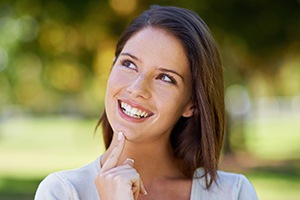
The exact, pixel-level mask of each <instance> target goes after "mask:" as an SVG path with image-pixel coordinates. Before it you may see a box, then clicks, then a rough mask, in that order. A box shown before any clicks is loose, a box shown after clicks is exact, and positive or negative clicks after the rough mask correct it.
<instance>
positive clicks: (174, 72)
mask: <svg viewBox="0 0 300 200" xmlns="http://www.w3.org/2000/svg"><path fill="white" fill-rule="evenodd" d="M158 70H160V71H162V72H168V73H172V74H176V75H177V76H179V77H180V78H181V79H182V80H184V78H183V76H182V75H180V74H179V73H178V72H176V71H174V70H172V69H166V68H162V67H160V68H158Z"/></svg>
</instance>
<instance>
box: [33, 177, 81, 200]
mask: <svg viewBox="0 0 300 200" xmlns="http://www.w3.org/2000/svg"><path fill="white" fill-rule="evenodd" d="M34 200H79V197H78V194H77V191H76V189H75V188H74V186H73V185H72V184H71V183H70V182H69V181H68V180H67V179H64V178H63V177H60V176H59V175H58V174H56V173H53V174H50V175H48V176H47V177H46V178H45V179H44V180H43V181H42V182H41V183H40V184H39V186H38V189H37V191H36V194H35V198H34Z"/></svg>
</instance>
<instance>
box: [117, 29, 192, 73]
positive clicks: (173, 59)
mask: <svg viewBox="0 0 300 200" xmlns="http://www.w3.org/2000/svg"><path fill="white" fill-rule="evenodd" d="M122 52H126V53H130V54H132V55H134V56H136V57H137V58H138V59H139V60H140V61H142V62H150V61H151V62H152V64H156V65H163V66H165V65H166V67H172V66H181V68H183V70H187V69H188V68H189V62H188V58H187V55H186V52H185V49H184V47H183V45H182V43H181V41H180V40H179V39H178V38H176V37H175V36H174V35H173V34H171V33H169V32H168V31H166V30H163V29H160V28H153V27H147V28H144V29H142V30H140V31H138V32H137V33H135V34H134V35H133V36H132V37H131V38H130V39H129V40H128V41H127V43H126V44H125V46H124V48H123V50H122ZM188 71H189V70H188Z"/></svg>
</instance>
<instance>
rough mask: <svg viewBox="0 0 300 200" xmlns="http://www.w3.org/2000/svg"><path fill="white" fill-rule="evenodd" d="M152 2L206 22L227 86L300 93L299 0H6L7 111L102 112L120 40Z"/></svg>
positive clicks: (2, 58) (2, 30)
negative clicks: (189, 11) (182, 9)
mask: <svg viewBox="0 0 300 200" xmlns="http://www.w3.org/2000/svg"><path fill="white" fill-rule="evenodd" d="M151 4H160V5H175V6H182V7H186V8H189V9H192V10H194V11H196V12H197V13H198V14H199V15H200V16H201V17H202V18H203V19H204V20H205V21H206V22H207V24H208V25H209V27H210V28H211V30H212V32H213V34H214V35H215V37H216V40H217V41H218V43H219V45H220V49H221V53H222V57H223V61H224V66H225V76H226V85H227V86H229V85H233V84H242V85H245V86H246V87H247V88H248V89H249V91H250V93H251V95H253V96H265V95H266V96H268V95H299V91H300V64H299V63H300V60H299V59H300V58H298V57H299V56H297V55H299V53H300V1H299V0H286V1H281V0H272V1H271V0H226V1H224V0H221V1H217V0H210V1H204V0H200V1H196V0H176V1H175V0H159V1H154V0H145V1H138V0H101V1H97V0H86V1H71V0H51V1H42V0H2V1H1V2H0V113H2V115H10V114H11V113H12V112H19V111H20V110H22V112H24V110H25V111H27V112H29V113H36V114H43V113H48V114H49V113H50V114H55V113H59V114H61V113H66V114H80V115H84V116H95V115H98V114H99V112H100V110H101V109H102V106H103V97H104V93H105V85H106V81H107V77H108V75H109V71H110V68H111V64H112V59H113V57H114V48H115V44H116V40H117V38H118V37H119V35H120V33H121V32H122V30H123V29H124V28H125V27H126V26H127V25H128V23H129V22H130V21H131V20H132V19H133V18H134V17H135V16H137V15H138V14H139V13H140V12H142V11H143V10H145V9H147V8H148V7H149V5H151Z"/></svg>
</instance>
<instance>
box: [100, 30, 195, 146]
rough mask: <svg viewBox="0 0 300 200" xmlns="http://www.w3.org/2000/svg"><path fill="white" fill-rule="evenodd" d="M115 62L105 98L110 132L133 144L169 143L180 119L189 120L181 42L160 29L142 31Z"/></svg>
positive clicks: (185, 61) (186, 72) (187, 83)
mask: <svg viewBox="0 0 300 200" xmlns="http://www.w3.org/2000/svg"><path fill="white" fill-rule="evenodd" d="M116 59H117V60H116V62H115V64H114V66H113V68H112V71H111V74H110V77H109V80H108V85H107V90H106V98H105V109H106V113H107V117H108V120H109V123H110V125H111V126H112V128H113V130H114V131H123V133H124V134H125V136H126V138H127V139H128V140H131V141H150V140H151V139H161V138H162V137H164V138H166V139H169V136H170V133H171V130H172V128H173V127H174V125H175V124H176V122H177V121H178V120H179V118H180V117H181V116H184V117H189V116H191V115H192V114H193V104H192V102H191V88H192V86H191V83H192V80H191V72H190V69H189V62H188V59H187V57H186V54H185V51H184V49H183V46H182V45H181V43H180V41H179V40H178V39H177V38H175V36H173V35H171V34H169V33H168V32H166V31H164V30H162V29H158V28H145V29H142V30H141V31H139V32H137V33H136V34H134V35H133V36H132V37H131V38H130V39H129V40H128V41H127V43H126V45H125V46H124V48H123V50H122V52H121V53H120V55H119V57H118V58H116Z"/></svg>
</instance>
